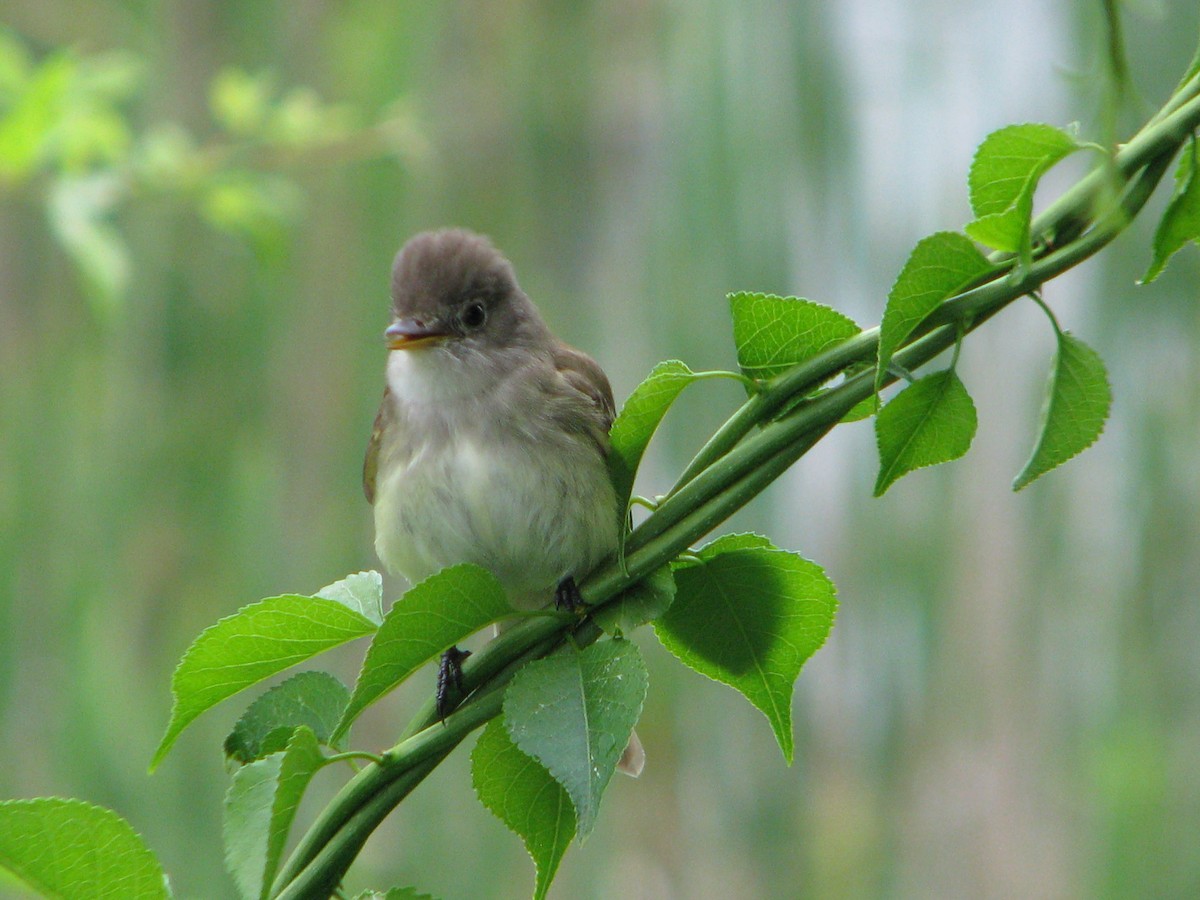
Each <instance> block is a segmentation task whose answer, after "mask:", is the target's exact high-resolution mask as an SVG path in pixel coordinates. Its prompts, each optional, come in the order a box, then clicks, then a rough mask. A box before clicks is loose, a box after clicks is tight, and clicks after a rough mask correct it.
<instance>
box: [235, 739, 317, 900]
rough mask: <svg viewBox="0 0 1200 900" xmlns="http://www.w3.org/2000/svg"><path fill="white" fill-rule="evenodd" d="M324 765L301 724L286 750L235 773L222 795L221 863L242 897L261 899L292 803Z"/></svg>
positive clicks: (278, 854)
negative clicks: (223, 860)
mask: <svg viewBox="0 0 1200 900" xmlns="http://www.w3.org/2000/svg"><path fill="white" fill-rule="evenodd" d="M324 764H325V757H324V756H322V755H321V750H320V748H319V747H318V746H317V739H316V736H314V735H313V733H312V732H311V731H310V730H309V729H308V728H307V727H304V726H301V727H299V728H297V729H296V731H295V734H293V735H292V739H291V740H290V741H289V742H288V745H287V749H286V750H284V751H283V752H281V753H273V754H271V755H270V756H268V757H266V758H264V759H260V760H256V761H255V762H252V763H250V764H249V765H245V766H242V768H240V769H238V770H237V772H235V773H234V776H233V782H232V783H231V784H230V785H229V792H228V793H227V794H226V796H225V824H224V828H223V829H222V831H223V837H224V839H225V865H226V868H228V870H229V874H231V875H232V876H233V880H234V882H236V884H237V886H238V891H239V892H240V893H241V895H242V897H243V898H246V900H260V898H263V900H265V898H266V896H267V894H268V892H269V890H270V887H271V882H272V880H273V879H274V878H275V873H276V871H277V870H278V868H279V860H280V857H281V856H282V855H283V847H284V844H285V843H286V842H287V837H288V832H289V831H290V830H291V827H292V820H293V819H294V818H295V817H296V808H297V807H298V806H299V805H300V800H301V798H303V796H304V791H305V789H306V788H307V787H308V783H309V781H311V780H312V777H313V775H314V774H315V773H316V772H317V770H318V769H320V768H321V766H323V765H324Z"/></svg>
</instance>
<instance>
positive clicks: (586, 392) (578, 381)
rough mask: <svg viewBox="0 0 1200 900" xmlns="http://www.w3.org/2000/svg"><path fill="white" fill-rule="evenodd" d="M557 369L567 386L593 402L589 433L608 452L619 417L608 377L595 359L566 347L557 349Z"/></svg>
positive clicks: (555, 360)
mask: <svg viewBox="0 0 1200 900" xmlns="http://www.w3.org/2000/svg"><path fill="white" fill-rule="evenodd" d="M554 367H555V369H557V371H558V375H559V377H560V378H562V380H563V381H565V382H566V383H567V385H569V386H570V387H571V388H573V389H574V390H575V391H576V392H578V393H579V394H581V395H582V396H583V397H586V398H587V399H588V400H590V401H591V411H592V413H593V415H594V421H593V422H592V423H591V424H592V427H591V428H590V429H589V431H593V432H595V433H594V434H593V437H595V439H596V442H597V443H598V444H599V445H600V447H601V449H603V450H604V451H605V452H607V450H608V429H609V428H610V427H611V426H612V422H613V419H614V418H615V417H616V414H617V408H616V404H615V403H614V402H613V393H612V386H611V385H610V384H609V383H608V376H607V375H605V374H604V370H603V369H601V368H600V365H599V364H598V363H597V362H596V361H595V360H594V359H592V358H591V357H590V356H588V355H587V354H586V353H581V352H580V351H578V350H576V349H575V348H574V347H568V346H567V345H566V344H559V345H558V346H557V347H555V348H554Z"/></svg>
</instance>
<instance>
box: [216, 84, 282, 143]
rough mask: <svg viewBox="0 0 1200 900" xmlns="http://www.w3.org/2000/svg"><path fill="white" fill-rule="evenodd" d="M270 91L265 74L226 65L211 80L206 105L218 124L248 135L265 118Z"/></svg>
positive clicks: (256, 128) (271, 91)
mask: <svg viewBox="0 0 1200 900" xmlns="http://www.w3.org/2000/svg"><path fill="white" fill-rule="evenodd" d="M273 93H274V88H273V86H272V84H271V79H270V78H269V77H268V76H266V75H261V74H260V75H251V74H250V73H249V72H246V71H244V70H242V69H234V68H226V69H222V70H221V71H220V72H218V73H217V76H216V77H215V78H214V79H213V80H212V85H211V86H210V88H209V92H208V105H209V108H210V109H211V110H212V116H213V119H215V120H216V122H217V124H219V125H220V126H221V127H222V128H224V129H225V130H227V131H229V132H230V133H231V134H237V135H252V134H254V133H255V132H256V131H258V130H259V129H260V128H261V127H262V125H263V123H264V122H265V120H266V117H267V112H268V110H269V109H270V104H271V95H272V94H273Z"/></svg>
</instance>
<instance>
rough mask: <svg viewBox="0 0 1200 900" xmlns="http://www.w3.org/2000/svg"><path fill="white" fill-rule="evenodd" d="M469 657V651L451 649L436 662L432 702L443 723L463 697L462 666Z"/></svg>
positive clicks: (456, 648)
mask: <svg viewBox="0 0 1200 900" xmlns="http://www.w3.org/2000/svg"><path fill="white" fill-rule="evenodd" d="M470 655H471V651H470V650H459V649H458V647H451V648H450V649H449V650H447V651H446V652H445V653H443V654H442V658H441V660H440V661H439V662H438V674H437V693H436V694H435V695H434V700H435V703H436V706H437V716H438V718H439V719H441V720H442V721H443V722H445V721H446V716H448V715H450V713H452V712H453V711H454V707H456V706H457V705H458V704H459V703H460V702H462V697H463V682H462V664H463V660H464V659H466V658H467V657H468V656H470Z"/></svg>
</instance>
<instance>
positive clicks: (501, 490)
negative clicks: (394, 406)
mask: <svg viewBox="0 0 1200 900" xmlns="http://www.w3.org/2000/svg"><path fill="white" fill-rule="evenodd" d="M466 431H467V429H465V428H460V429H455V430H450V431H447V432H446V433H443V434H441V435H440V436H437V435H433V436H430V437H427V438H426V439H425V440H418V441H415V442H410V443H409V444H407V445H406V446H404V447H399V448H398V447H393V448H391V453H390V454H388V455H389V457H390V458H389V459H388V460H385V462H384V465H383V466H381V472H380V475H381V476H382V477H381V483H380V484H379V485H378V493H377V496H376V500H375V525H376V544H375V545H376V550H377V552H378V553H379V557H380V559H382V560H383V561H384V563H385V564H386V565H387V566H388V567H389V568H390V569H393V570H394V571H397V572H399V573H400V574H402V575H404V576H405V577H406V578H408V579H409V580H410V581H414V582H415V581H418V580H420V579H422V578H425V577H427V576H428V575H431V574H433V573H434V572H436V571H438V570H439V569H441V568H444V567H445V566H449V565H454V564H456V563H461V562H471V563H475V564H477V565H481V566H483V567H485V568H487V569H489V570H491V571H492V572H493V573H494V574H495V575H496V576H497V578H499V580H500V581H501V583H502V584H504V586H505V587H506V589H507V590H508V591H509V594H510V596H511V597H512V599H513V601H514V602H515V603H518V604H525V605H541V603H544V602H545V601H546V600H548V599H549V596H550V592H551V591H552V590H553V588H554V586H555V585H556V584H557V583H558V581H560V580H561V579H562V578H563V577H565V576H567V575H572V574H578V575H582V574H583V573H584V572H586V571H587V570H588V569H590V568H591V567H592V566H594V565H595V564H596V563H597V562H599V561H600V560H601V559H603V558H604V557H605V556H606V555H608V554H609V553H610V552H611V551H612V550H613V549H614V548H615V546H616V541H617V516H616V511H615V506H616V500H615V496H614V494H613V489H612V486H611V483H610V481H609V478H608V473H607V470H606V467H605V463H604V459H603V457H602V456H601V455H600V453H599V452H598V451H597V449H596V447H595V445H594V444H593V443H591V442H590V441H588V440H586V439H583V438H578V439H576V438H573V437H571V436H564V435H556V436H555V440H553V441H550V440H546V441H538V440H536V439H530V438H529V437H528V436H527V435H524V434H522V433H521V432H516V431H512V432H507V433H506V432H504V431H503V430H501V431H500V432H498V433H497V432H495V431H493V432H492V433H489V434H471V433H464V432H466Z"/></svg>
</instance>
